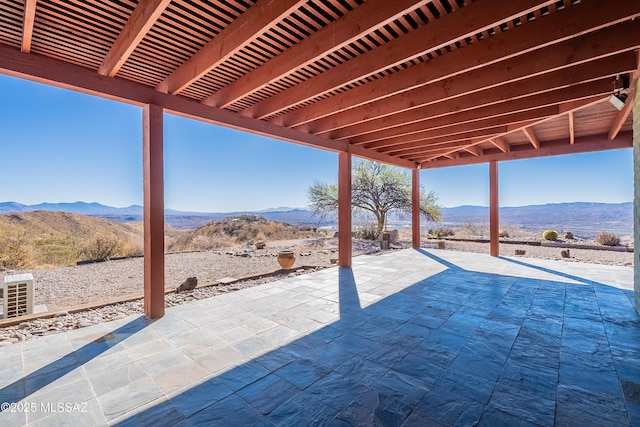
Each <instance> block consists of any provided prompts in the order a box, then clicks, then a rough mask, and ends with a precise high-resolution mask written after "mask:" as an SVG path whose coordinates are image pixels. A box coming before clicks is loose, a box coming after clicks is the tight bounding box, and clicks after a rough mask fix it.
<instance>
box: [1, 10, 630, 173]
mask: <svg viewBox="0 0 640 427" xmlns="http://www.w3.org/2000/svg"><path fill="white" fill-rule="evenodd" d="M639 17H640V2H638V1H629V0H616V1H611V0H600V1H595V0H582V1H576V0H564V1H541V0H519V1H504V0H476V1H470V0H433V1H419V0H394V1H389V0H366V1H364V0H257V1H256V0H207V1H195V0H140V1H134V0H112V1H88V0H85V1H62V0H41V1H36V0H24V1H21V0H9V1H3V2H1V3H0V72H2V73H5V74H9V75H14V76H19V77H24V78H27V79H31V80H36V81H43V82H46V83H49V84H54V85H58V86H62V87H66V88H72V89H75V90H80V91H83V92H86V93H91V94H97V95H100V96H106V97H109V98H112V99H118V100H121V101H125V102H130V103H134V104H137V105H143V104H156V105H159V106H161V107H163V108H164V110H165V111H167V112H171V113H175V114H179V115H182V116H186V117H191V118H195V119H199V120H205V121H208V122H212V123H217V124H222V125H225V126H230V127H234V128H238V129H243V130H247V131H250V132H254V133H259V134H263V135H267V136H271V137H275V138H279V139H284V140H288V141H293V142H297V143H302V144H306V145H311V146H315V147H320V148H324V149H329V150H333V151H338V152H350V153H352V154H354V155H357V156H361V157H365V158H370V159H375V160H380V161H384V162H387V163H391V164H395V165H399V166H404V167H416V166H417V165H418V164H420V165H421V166H422V167H439V166H450V165H458V164H468V163H478V162H485V161H492V160H507V159H516V158H527V157H538V156H547V155H554V154H565V153H577V152H585V151H597V150H606V149H614V148H623V147H631V145H632V142H631V141H632V135H631V126H632V115H631V114H629V113H630V110H631V102H627V103H626V105H625V107H624V108H623V109H622V110H621V111H618V110H617V109H616V108H614V107H613V105H612V104H611V103H609V102H608V98H609V97H610V96H611V94H612V93H614V90H616V89H617V88H620V87H622V89H623V92H625V91H626V92H628V90H626V88H628V87H629V86H630V87H634V86H633V84H632V82H633V81H634V80H635V79H637V78H638V75H639V74H640V71H639V59H638V58H639V55H638V49H639V48H640V19H638V18H639Z"/></svg>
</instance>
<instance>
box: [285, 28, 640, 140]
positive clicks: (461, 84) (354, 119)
mask: <svg viewBox="0 0 640 427" xmlns="http://www.w3.org/2000/svg"><path fill="white" fill-rule="evenodd" d="M630 30H635V31H630ZM627 33H629V34H627ZM638 48H640V21H638V22H635V21H632V22H629V23H626V24H622V25H617V26H614V27H612V28H607V29H605V30H601V31H599V32H597V33H595V34H588V35H586V36H584V37H580V38H576V39H571V40H567V41H564V42H562V43H558V44H556V45H552V46H549V47H547V48H545V49H539V50H536V51H534V52H531V53H530V54H527V55H522V56H517V57H515V58H511V59H508V60H506V61H502V62H498V63H495V64H492V65H489V66H487V67H483V68H480V69H476V70H473V71H468V72H465V73H463V74H460V75H457V76H455V77H450V78H446V79H444V80H440V81H437V82H436V83H433V84H428V85H425V86H420V87H418V88H415V89H411V90H407V91H404V92H400V93H398V94H396V95H393V96H390V97H388V98H383V99H380V100H377V101H373V102H370V103H366V104H365V105H360V106H358V107H355V108H351V109H348V110H344V111H341V112H340V113H337V114H333V115H329V116H327V117H324V118H320V119H317V120H315V121H314V122H313V123H310V124H308V125H305V126H302V127H300V128H301V129H307V128H308V129H309V130H310V131H311V132H312V133H315V134H324V133H326V132H330V131H334V130H337V129H341V128H344V127H347V126H354V125H357V124H360V123H368V122H370V121H372V120H376V119H381V118H384V117H387V116H392V115H397V114H403V113H404V112H407V111H411V110H414V109H416V108H420V107H424V106H428V105H431V104H435V103H440V102H443V101H446V100H449V99H452V98H456V97H464V98H463V99H465V98H466V97H468V96H469V95H472V94H475V93H477V92H479V91H486V90H488V89H492V88H498V89H500V90H502V89H503V88H505V87H513V85H510V84H513V83H515V82H519V83H518V84H520V85H524V86H527V82H531V83H534V82H536V81H539V82H542V80H540V79H534V77H538V76H542V75H547V76H548V77H547V78H548V80H549V81H553V80H555V79H557V78H558V77H559V78H560V79H563V80H558V83H560V82H561V81H564V82H565V84H568V82H571V81H573V82H578V81H584V79H583V80H579V76H581V75H582V74H581V73H582V72H583V71H585V70H586V71H589V70H591V71H590V73H593V72H594V71H593V67H594V66H593V65H592V66H591V68H590V69H589V68H583V67H580V68H578V67H577V66H579V65H582V64H586V63H588V62H592V61H596V63H598V64H600V65H602V64H605V67H607V66H606V62H602V61H599V62H598V60H599V59H603V58H604V59H605V61H606V58H610V60H609V64H611V63H613V62H615V61H614V59H613V58H614V57H615V58H616V59H622V58H623V57H624V59H622V60H623V61H625V63H628V61H629V57H630V56H629V55H634V53H633V50H634V49H638ZM471 49H473V47H472V48H471ZM623 49H626V52H627V55H626V56H624V55H623V56H618V55H620V54H623V53H624V52H621V50H623ZM631 61H633V59H631ZM430 64H431V62H430ZM431 65H433V64H431ZM415 67H422V68H424V65H423V64H419V65H416V66H415ZM415 67H412V68H410V69H407V70H404V71H401V72H399V73H397V78H396V79H395V80H393V81H392V76H388V77H385V78H384V79H381V81H382V80H384V81H385V82H386V83H387V84H390V85H394V84H396V83H400V84H402V83H405V84H406V82H407V81H410V79H405V77H404V76H405V74H408V73H411V70H412V69H413V68H415ZM568 67H572V68H571V70H573V71H574V72H575V73H574V74H573V76H572V77H573V80H571V77H569V76H567V74H566V73H564V74H562V73H558V74H556V75H555V76H549V75H548V74H547V73H551V72H554V71H555V72H557V71H559V70H562V69H564V68H568ZM574 67H575V68H574ZM607 68H608V67H607ZM427 72H429V73H432V72H433V71H432V70H430V69H425V73H427ZM379 84H380V83H378V81H375V82H372V83H369V84H367V85H366V86H367V87H369V86H371V88H370V89H372V92H371V93H370V92H366V93H364V95H368V96H371V95H372V94H375V93H376V91H375V90H376V87H375V86H376V85H379ZM359 91H361V90H360V88H354V89H352V90H351V91H349V92H350V93H351V92H354V93H353V95H354V96H353V101H354V103H357V102H356V101H355V99H357V98H358V93H360V92H359ZM343 96H344V95H337V96H336V97H335V98H336V101H341V100H342V97H343ZM349 99H352V98H349ZM320 103H324V101H320ZM320 103H318V104H320ZM343 104H344V103H339V105H343ZM313 108H316V104H314V105H313V106H310V107H306V108H303V109H302V110H305V109H313ZM296 111H299V110H296ZM291 114H296V113H295V112H294V113H291Z"/></svg>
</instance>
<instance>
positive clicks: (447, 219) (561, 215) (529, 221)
mask: <svg viewBox="0 0 640 427" xmlns="http://www.w3.org/2000/svg"><path fill="white" fill-rule="evenodd" d="M37 210H44V211H58V212H60V211H61V212H71V213H78V214H82V215H88V216H96V217H101V218H107V219H113V220H116V221H120V222H126V221H140V220H142V214H143V208H142V206H139V205H132V206H128V207H124V208H115V207H111V206H106V205H103V204H100V203H95V202H93V203H86V202H75V203H40V204H37V205H24V204H20V203H15V202H3V203H0V214H6V213H15V212H30V211H37ZM442 214H443V215H442V216H443V218H442V224H440V225H441V226H456V225H462V224H465V223H474V224H486V223H488V222H489V208H487V207H483V206H458V207H453V208H442ZM240 215H259V216H262V217H265V218H267V219H269V220H272V221H279V222H287V223H290V224H295V225H313V226H317V225H336V217H335V215H334V216H328V217H327V218H325V219H323V220H322V221H320V220H319V218H318V217H317V216H314V215H313V213H312V212H311V211H309V210H307V209H302V208H289V207H279V208H271V209H265V210H261V211H251V212H246V211H245V212H187V211H178V210H172V209H167V210H166V211H165V221H166V223H167V224H169V225H171V226H173V227H175V228H180V229H194V228H197V227H199V226H202V225H204V224H207V223H208V222H211V221H216V220H221V219H223V218H226V217H229V216H240ZM393 222H396V223H406V221H400V220H397V221H395V220H394V221H393ZM500 222H501V223H502V224H509V225H512V226H517V227H521V228H525V229H530V230H544V229H548V228H553V229H557V230H559V231H572V232H574V233H578V234H580V235H588V236H592V235H595V234H596V233H597V232H598V231H601V230H606V231H611V232H615V233H618V234H621V235H631V234H633V203H631V202H628V203H591V202H572V203H555V204H544V205H530V206H519V207H502V208H500Z"/></svg>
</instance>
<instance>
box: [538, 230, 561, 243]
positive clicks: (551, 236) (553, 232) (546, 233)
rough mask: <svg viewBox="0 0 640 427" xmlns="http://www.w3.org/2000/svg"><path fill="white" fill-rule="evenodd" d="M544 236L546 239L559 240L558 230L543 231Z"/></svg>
mask: <svg viewBox="0 0 640 427" xmlns="http://www.w3.org/2000/svg"><path fill="white" fill-rule="evenodd" d="M542 238H543V239H544V240H551V241H556V240H558V232H557V231H556V230H545V231H544V233H542Z"/></svg>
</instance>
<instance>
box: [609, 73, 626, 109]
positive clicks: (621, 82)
mask: <svg viewBox="0 0 640 427" xmlns="http://www.w3.org/2000/svg"><path fill="white" fill-rule="evenodd" d="M626 89H629V75H628V74H624V75H622V76H620V75H617V76H616V79H615V80H614V81H613V94H612V95H611V96H610V97H609V102H610V103H611V104H612V105H613V106H614V107H616V108H617V109H618V110H622V109H623V108H624V102H625V101H626V100H627V94H626V93H624V92H622V91H623V90H626Z"/></svg>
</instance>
